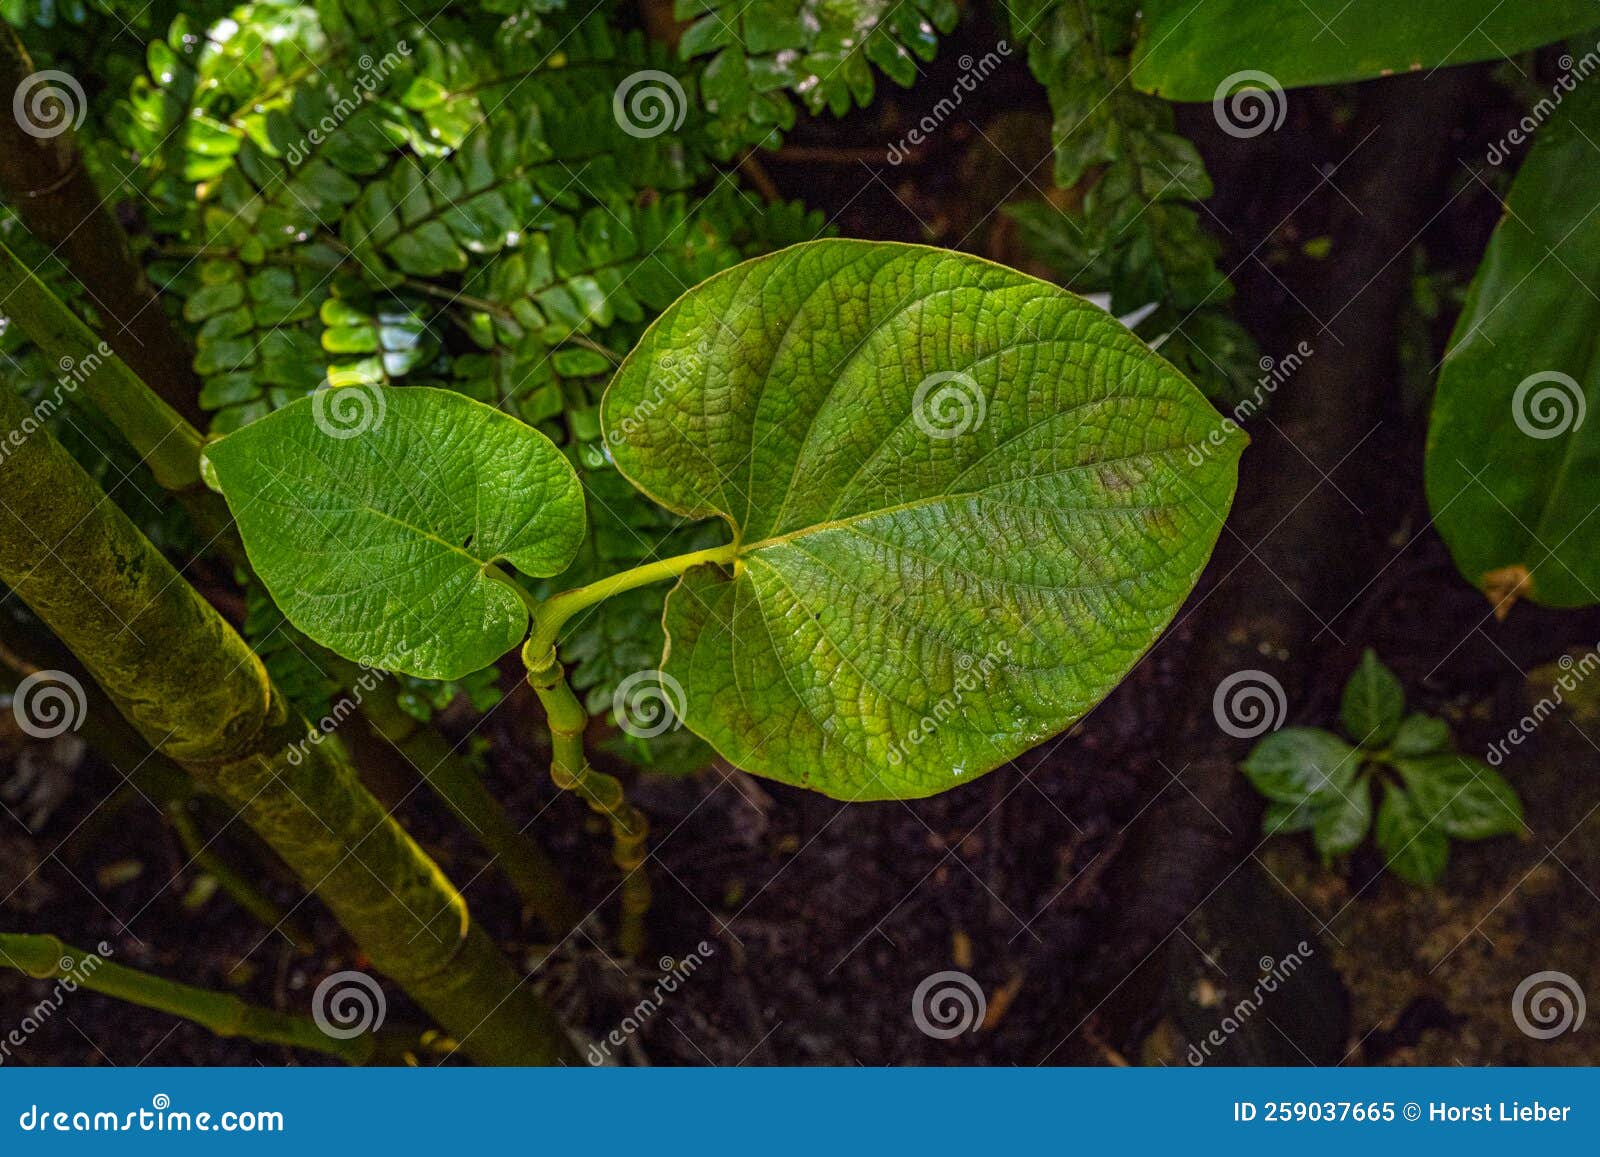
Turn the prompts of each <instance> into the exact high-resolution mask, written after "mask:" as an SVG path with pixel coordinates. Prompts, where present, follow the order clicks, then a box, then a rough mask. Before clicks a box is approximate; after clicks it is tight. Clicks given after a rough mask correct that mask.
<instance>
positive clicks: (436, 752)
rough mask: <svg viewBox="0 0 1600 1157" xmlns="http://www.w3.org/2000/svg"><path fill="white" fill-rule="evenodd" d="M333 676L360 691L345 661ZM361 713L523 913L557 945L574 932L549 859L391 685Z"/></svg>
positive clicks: (572, 912) (570, 907) (571, 910)
mask: <svg viewBox="0 0 1600 1157" xmlns="http://www.w3.org/2000/svg"><path fill="white" fill-rule="evenodd" d="M334 672H335V674H336V675H338V676H339V678H340V679H341V680H342V681H343V682H344V684H345V686H346V687H362V686H364V685H365V684H363V683H362V682H361V681H360V674H359V669H358V668H357V667H356V666H355V665H354V664H352V663H349V662H347V661H345V660H342V659H341V660H337V661H336V663H335V664H334ZM361 710H362V713H363V714H364V715H366V717H367V722H368V723H370V724H371V725H372V730H373V731H374V732H375V733H376V734H377V735H378V736H381V739H380V740H379V742H385V741H386V742H388V743H389V744H392V745H393V746H394V748H395V750H397V751H398V752H399V753H400V754H401V755H402V756H403V757H404V758H405V760H406V761H407V762H408V763H410V764H411V766H412V767H414V768H415V769H416V771H417V774H418V775H420V776H421V777H422V780H423V782H425V783H426V784H427V785H428V787H429V788H430V789H432V791H433V793H434V795H436V796H437V797H438V798H439V799H440V801H442V802H443V803H444V804H445V806H447V807H448V808H450V810H451V811H453V812H454V813H455V814H456V816H457V817H458V818H459V819H460V820H461V822H462V824H463V825H464V826H465V827H466V828H467V830H468V831H469V832H470V833H471V834H472V836H473V838H474V839H476V840H477V841H478V843H479V844H480V845H481V846H482V847H483V849H484V850H485V851H487V852H488V853H489V854H490V855H491V856H492V857H493V860H494V864H495V866H496V867H497V868H499V869H500V871H501V873H502V874H503V875H504V876H505V877H506V879H507V880H509V881H510V883H511V886H512V887H513V888H515V889H516V891H517V895H518V896H519V897H521V899H522V904H523V907H524V909H525V910H526V911H528V912H531V913H532V914H533V915H534V916H536V917H538V919H539V922H540V923H541V924H542V925H544V928H545V930H546V931H547V932H548V933H549V934H550V935H551V936H553V937H555V938H556V939H558V940H559V939H561V938H562V937H564V936H566V934H567V933H569V932H571V931H572V929H573V928H575V927H577V925H578V923H579V921H581V920H582V919H583V912H582V910H581V909H580V908H579V907H578V902H577V901H576V900H575V899H574V898H573V896H572V893H571V891H570V890H568V888H567V885H566V882H565V881H564V880H562V878H561V873H560V872H559V871H557V869H556V866H555V864H554V863H553V862H552V861H551V859H550V857H549V856H548V855H546V854H545V851H544V849H543V848H541V847H540V846H539V845H538V844H537V843H536V842H535V841H534V840H533V838H532V837H530V836H528V835H527V834H525V833H524V832H523V830H522V829H520V828H518V827H517V825H516V824H515V823H514V822H513V821H512V819H511V817H510V816H509V815H507V814H506V809H505V808H504V807H502V806H501V805H500V801H499V800H497V799H495V797H494V795H493V793H491V792H490V791H489V789H488V788H487V787H485V786H484V783H483V780H482V779H481V778H480V777H479V776H478V773H477V771H476V770H474V768H473V767H472V765H471V764H469V763H468V762H467V761H466V760H465V759H463V758H462V757H461V756H459V755H457V754H456V752H455V751H454V749H453V748H452V747H451V746H450V744H449V743H448V742H447V741H446V740H445V738H444V736H442V735H440V734H439V733H438V732H437V731H435V730H434V729H432V728H430V727H424V726H422V725H421V724H420V723H418V721H417V720H416V719H415V718H414V717H413V716H411V715H408V714H407V713H406V712H405V711H404V710H403V709H402V708H401V707H400V704H399V700H398V697H397V688H396V687H395V686H394V684H393V680H392V679H391V680H389V681H387V682H385V683H384V684H382V685H380V686H378V687H377V688H374V689H373V691H372V693H371V694H369V695H366V696H365V697H364V698H363V699H362V701H361Z"/></svg>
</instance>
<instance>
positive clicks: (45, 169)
mask: <svg viewBox="0 0 1600 1157" xmlns="http://www.w3.org/2000/svg"><path fill="white" fill-rule="evenodd" d="M34 72H35V69H34V63H33V61H32V60H31V59H29V57H28V52H27V49H26V48H24V47H23V45H22V42H21V41H20V40H19V39H18V38H17V34H16V32H15V30H14V29H12V28H10V27H9V26H8V25H6V24H5V23H4V22H3V21H0V92H9V93H17V94H19V96H18V99H19V101H20V93H21V89H22V86H23V84H24V83H25V80H26V78H28V77H30V76H32V75H33V74H34ZM17 107H18V109H19V112H18V115H14V116H8V117H0V193H3V194H4V196H5V198H6V201H7V203H8V204H9V205H10V206H11V208H12V209H14V210H15V211H16V213H17V216H19V217H21V218H22V222H23V224H25V225H26V226H27V227H28V231H29V232H30V233H32V234H33V235H34V236H35V237H37V238H38V239H39V240H40V241H42V242H44V244H45V245H47V246H48V247H49V248H50V250H51V253H52V256H55V257H59V258H60V259H61V260H62V262H63V263H65V265H66V267H67V269H68V270H69V271H70V272H71V273H72V275H73V276H74V277H75V278H77V279H78V281H79V282H80V283H81V284H83V285H86V286H88V287H90V288H91V289H92V290H93V291H94V293H95V295H96V296H95V298H94V308H95V312H96V313H97V314H98V315H99V317H100V320H101V326H102V328H103V329H104V331H105V333H106V341H107V344H108V345H110V347H111V348H112V349H114V350H116V352H117V354H118V355H119V356H120V357H121V358H122V359H123V360H124V361H126V362H127V363H128V365H129V367H131V368H132V370H133V372H134V373H135V374H137V375H138V376H139V377H140V378H141V379H143V380H144V381H145V382H148V383H150V384H151V385H152V386H154V388H155V389H156V390H157V391H158V392H159V393H160V394H161V397H162V399H163V400H164V401H165V402H166V403H167V404H168V405H170V406H171V407H172V408H173V409H175V410H176V411H177V412H178V413H180V414H182V415H183V416H184V417H185V418H187V419H188V420H189V421H191V422H199V421H200V420H201V413H200V406H199V391H200V380H199V378H198V376H197V375H196V374H195V372H194V367H193V365H192V361H193V357H194V353H193V351H192V350H190V348H189V346H188V343H187V342H186V341H185V340H184V339H183V336H182V335H181V334H180V333H179V332H178V330H177V327H176V326H174V325H173V324H172V320H171V319H170V318H169V317H168V316H167V312H166V310H164V309H163V308H162V307H161V302H160V301H159V300H158V298H157V297H156V291H155V287H154V286H152V285H151V284H150V279H149V278H148V277H147V276H145V272H144V269H143V268H142V267H141V266H140V264H139V261H138V260H137V259H136V258H135V257H134V255H133V250H132V247H131V246H130V245H129V244H128V236H127V234H126V233H125V232H123V229H122V226H121V224H119V223H118V221H117V219H116V216H115V215H114V214H113V213H112V211H111V209H110V208H109V201H110V198H108V197H103V196H101V195H100V191H99V189H97V188H96V187H95V184H94V181H93V180H92V179H91V178H90V176H89V172H88V170H87V168H86V167H85V165H84V159H83V153H82V151H81V150H80V149H79V148H78V145H77V142H76V140H75V138H76V136H77V134H76V133H75V132H73V131H72V130H70V129H68V130H67V131H65V132H61V133H57V134H52V135H49V136H43V135H37V134H33V133H30V132H29V131H28V129H29V127H30V126H29V125H28V123H27V118H26V117H25V116H23V115H21V113H20V108H21V106H20V104H19V105H18V106H17ZM67 111H70V108H69V109H68V110H67ZM79 111H81V110H79ZM62 127H64V126H62ZM3 312H5V313H6V314H7V315H8V316H9V314H10V311H9V310H4V311H3Z"/></svg>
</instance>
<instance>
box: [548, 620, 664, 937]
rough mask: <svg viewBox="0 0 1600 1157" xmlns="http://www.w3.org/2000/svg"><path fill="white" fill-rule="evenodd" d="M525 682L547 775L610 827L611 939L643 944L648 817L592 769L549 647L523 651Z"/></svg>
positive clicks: (578, 708)
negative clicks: (546, 748) (614, 920)
mask: <svg viewBox="0 0 1600 1157" xmlns="http://www.w3.org/2000/svg"><path fill="white" fill-rule="evenodd" d="M523 658H524V660H525V661H526V662H527V666H528V684H529V686H531V687H532V688H533V690H534V693H535V694H537V695H538V696H539V702H541V703H543V704H544V709H545V715H546V716H547V717H548V719H549V724H550V742H551V758H550V779H551V781H552V782H553V783H554V784H555V785H556V787H558V788H560V789H561V790H562V791H570V792H573V793H574V794H575V795H577V796H578V797H579V798H580V799H582V800H583V802H584V803H586V804H588V805H589V810H590V811H592V812H594V813H595V814H596V815H598V816H601V817H603V818H604V819H605V821H606V824H607V825H608V826H609V827H610V829H611V862H612V863H614V864H616V866H617V867H618V868H619V869H620V870H621V871H622V896H621V908H622V912H621V917H620V919H619V920H618V925H617V940H618V944H619V946H620V948H621V949H622V952H623V954H624V955H626V956H638V955H639V953H640V952H642V951H643V950H644V917H645V913H647V912H648V911H649V910H650V900H651V888H650V877H649V875H648V874H647V873H646V872H645V867H644V862H645V858H646V856H647V854H648V851H647V846H646V842H647V840H648V839H649V835H650V821H649V820H648V819H647V818H646V817H645V814H644V813H643V812H642V811H640V810H639V809H638V808H636V807H634V806H633V805H632V804H631V803H629V802H628V799H627V795H626V794H625V792H624V791H623V788H622V781H621V780H619V779H618V778H617V777H616V776H614V775H607V774H605V773H604V772H601V771H596V770H595V769H594V768H593V767H591V766H590V764H589V761H588V759H587V757H586V756H585V755H584V752H583V731H584V728H585V726H586V725H587V724H588V722H589V715H588V712H586V711H585V710H584V709H583V704H581V703H579V702H578V697H577V696H576V695H574V694H573V693H572V688H571V687H570V686H568V684H567V674H566V671H565V670H563V669H562V666H561V661H560V660H559V659H558V658H556V655H555V651H554V649H553V648H552V649H551V650H550V651H549V652H548V653H547V654H546V655H543V656H535V655H532V654H530V653H526V652H525V653H524V656H523Z"/></svg>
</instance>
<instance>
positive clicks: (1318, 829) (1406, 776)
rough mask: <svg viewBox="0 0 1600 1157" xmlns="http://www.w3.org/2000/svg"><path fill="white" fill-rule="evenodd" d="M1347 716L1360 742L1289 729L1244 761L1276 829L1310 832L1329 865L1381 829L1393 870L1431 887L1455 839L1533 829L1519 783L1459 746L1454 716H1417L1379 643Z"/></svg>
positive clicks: (1265, 826) (1355, 681) (1346, 724)
mask: <svg viewBox="0 0 1600 1157" xmlns="http://www.w3.org/2000/svg"><path fill="white" fill-rule="evenodd" d="M1339 723H1340V726H1341V728H1342V730H1343V731H1344V733H1345V735H1346V736H1348V737H1349V739H1350V740H1352V741H1354V746H1352V745H1351V743H1350V742H1346V740H1345V739H1343V738H1340V737H1339V736H1338V735H1335V734H1333V733H1332V732H1330V731H1324V730H1322V729H1321V728H1319V727H1285V728H1282V729H1281V730H1278V731H1274V732H1272V733H1271V734H1270V735H1268V736H1266V737H1265V738H1264V739H1262V740H1261V742H1259V743H1257V744H1256V746H1255V749H1254V750H1253V751H1251V752H1250V755H1249V757H1248V758H1247V759H1245V761H1244V762H1243V763H1242V764H1240V767H1241V769H1242V770H1243V771H1244V773H1245V775H1246V776H1248V777H1249V779H1250V782H1251V783H1252V784H1254V785H1255V788H1256V790H1257V791H1259V792H1260V793H1261V794H1262V795H1264V796H1266V797H1267V799H1268V801H1269V802H1268V804H1267V810H1266V814H1265V815H1264V816H1263V817H1262V821H1261V826H1262V830H1263V832H1264V833H1265V834H1266V835H1269V836H1273V835H1280V834H1284V833H1288V832H1301V831H1307V830H1309V831H1310V832H1311V838H1312V840H1313V842H1315V844H1316V846H1317V850H1318V851H1319V852H1321V853H1322V858H1323V862H1324V863H1325V864H1326V863H1331V862H1332V860H1333V858H1334V857H1335V856H1342V855H1345V854H1347V853H1349V852H1353V851H1354V850H1355V849H1356V848H1357V847H1359V846H1360V844H1361V842H1362V841H1363V840H1365V839H1366V837H1367V832H1368V831H1369V830H1371V831H1372V832H1373V839H1374V841H1375V842H1376V843H1377V845H1378V850H1379V851H1380V852H1381V853H1383V857H1384V861H1385V863H1386V864H1387V865H1388V868H1389V870H1390V871H1391V872H1393V873H1394V874H1395V875H1397V876H1399V877H1400V878H1401V879H1402V880H1406V881H1408V882H1409V883H1412V884H1421V885H1424V886H1427V885H1431V884H1434V883H1437V882H1438V880H1439V878H1440V877H1441V876H1442V875H1443V874H1444V869H1445V865H1446V863H1447V862H1448V860H1449V857H1450V841H1451V840H1482V839H1487V838H1488V837H1490V836H1498V835H1508V834H1512V833H1516V832H1520V831H1522V830H1523V822H1522V803H1521V801H1520V800H1518V799H1517V793H1516V792H1515V791H1513V790H1512V788H1511V785H1510V784H1509V783H1507V782H1506V781H1505V779H1504V778H1503V777H1502V776H1501V775H1500V773H1499V772H1497V771H1495V770H1494V768H1492V767H1490V766H1489V765H1488V764H1487V763H1484V762H1483V761H1482V760H1480V759H1474V758H1472V757H1471V756H1467V755H1462V754H1460V753H1459V752H1457V751H1456V750H1454V744H1453V742H1452V740H1451V736H1450V728H1449V725H1448V724H1446V723H1445V721H1444V720H1442V719H1437V718H1435V717H1433V716H1431V715H1424V714H1422V713H1421V712H1412V713H1410V714H1407V713H1406V710H1405V692H1404V690H1402V688H1401V686H1400V680H1399V679H1397V678H1396V677H1395V674H1394V672H1393V671H1391V670H1389V668H1387V667H1385V666H1384V665H1383V664H1382V663H1381V662H1379V661H1378V656H1377V654H1376V653H1375V652H1374V651H1373V650H1372V649H1371V648H1370V647H1369V648H1367V650H1366V652H1365V653H1364V654H1363V655H1362V656H1361V663H1360V665H1359V666H1357V667H1356V669H1355V672H1354V674H1352V675H1351V676H1350V681H1349V682H1348V683H1346V684H1345V688H1344V695H1343V697H1342V699H1341V701H1340V704H1339ZM1374 793H1379V799H1378V801H1377V822H1376V825H1374V822H1373V795H1374Z"/></svg>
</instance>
